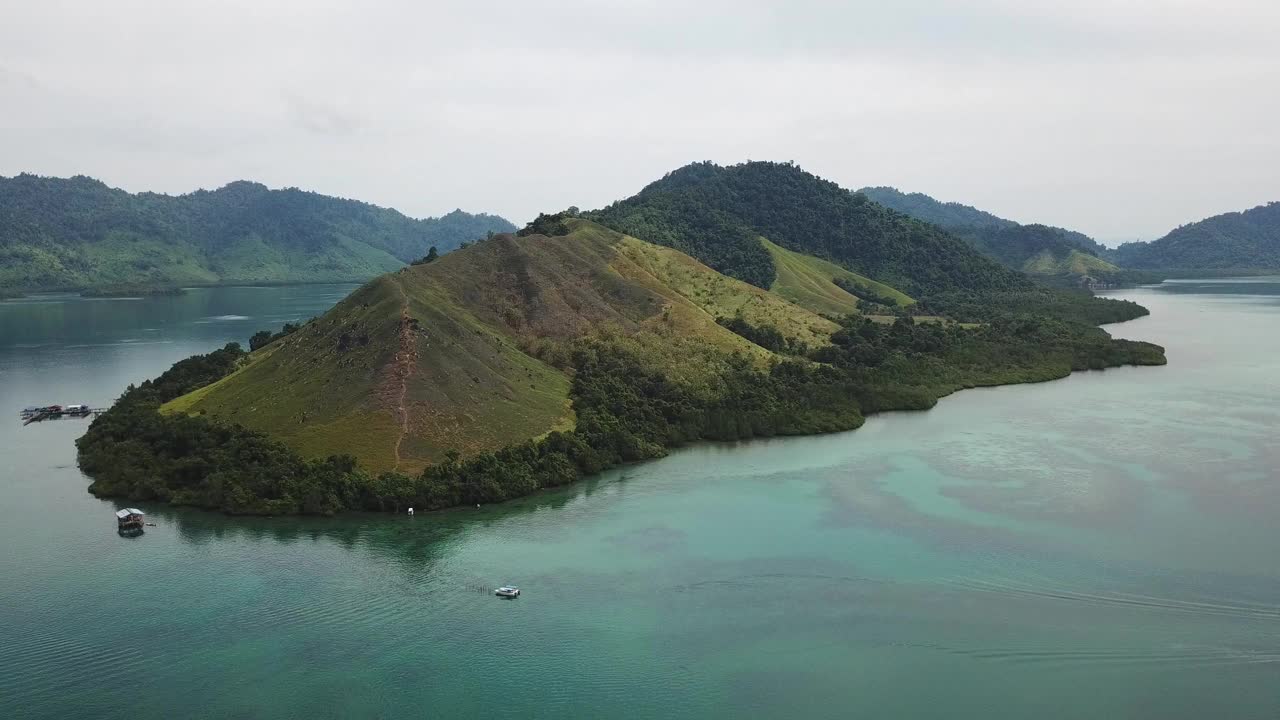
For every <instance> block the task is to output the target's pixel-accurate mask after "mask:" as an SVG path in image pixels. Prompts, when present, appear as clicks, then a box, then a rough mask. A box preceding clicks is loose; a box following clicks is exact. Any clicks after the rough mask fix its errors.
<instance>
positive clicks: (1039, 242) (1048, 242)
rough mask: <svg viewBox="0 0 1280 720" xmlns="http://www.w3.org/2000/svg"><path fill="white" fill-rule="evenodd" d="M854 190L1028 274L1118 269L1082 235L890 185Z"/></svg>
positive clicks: (1089, 273) (1097, 272)
mask: <svg viewBox="0 0 1280 720" xmlns="http://www.w3.org/2000/svg"><path fill="white" fill-rule="evenodd" d="M858 192H859V193H861V194H863V195H865V196H867V197H868V198H870V199H871V200H874V201H875V202H877V203H879V204H881V205H884V206H885V207H887V208H890V209H892V210H896V211H898V212H900V213H904V214H906V215H910V216H911V217H913V218H916V219H919V220H923V221H925V222H929V223H933V224H934V225H937V226H938V227H941V228H943V229H944V230H946V231H947V232H949V233H951V234H953V235H956V236H957V237H960V238H963V239H964V240H966V241H968V242H969V243H970V244H971V245H973V246H974V247H975V248H977V249H978V250H980V251H981V252H982V253H984V254H985V255H987V256H988V257H991V258H994V259H996V260H998V261H1000V262H1001V263H1002V264H1004V265H1005V266H1006V267H1009V268H1013V269H1015V270H1020V271H1022V272H1025V273H1028V274H1031V275H1042V276H1064V275H1065V276H1090V277H1099V276H1102V277H1105V276H1109V275H1113V274H1115V273H1117V272H1118V271H1119V268H1118V267H1116V266H1115V265H1114V264H1112V263H1111V262H1109V261H1108V260H1107V259H1106V258H1107V254H1108V250H1107V249H1106V248H1105V247H1103V246H1102V245H1100V244H1099V243H1097V242H1096V241H1095V240H1093V238H1090V237H1089V236H1088V235H1085V234H1084V233H1080V232H1076V231H1074V230H1066V229H1064V228H1060V227H1053V226H1049V225H1039V224H1032V225H1023V224H1021V223H1017V222H1014V221H1012V220H1006V219H1004V218H1001V217H997V216H995V215H992V214H991V213H989V212H985V211H982V210H978V209H977V208H974V207H970V206H968V205H962V204H960V203H955V202H942V201H939V200H935V199H933V198H932V197H929V196H928V195H925V194H923V193H904V192H902V191H900V190H898V189H896V188H891V187H866V188H862V189H861V190H859V191H858Z"/></svg>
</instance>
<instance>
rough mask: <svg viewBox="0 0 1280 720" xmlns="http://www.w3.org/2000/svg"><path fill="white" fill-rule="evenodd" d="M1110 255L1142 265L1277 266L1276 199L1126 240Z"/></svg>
mask: <svg viewBox="0 0 1280 720" xmlns="http://www.w3.org/2000/svg"><path fill="white" fill-rule="evenodd" d="M1115 258H1116V260H1117V262H1119V263H1121V264H1123V265H1124V266H1125V267H1133V268H1141V269H1145V270H1170V271H1181V272H1195V271H1198V270H1206V271H1214V272H1216V273H1223V272H1232V271H1236V272H1242V273H1254V272H1266V271H1270V272H1274V271H1277V270H1280V202H1273V203H1268V204H1266V205H1260V206H1258V207H1255V208H1253V209H1251V210H1245V211H1244V212H1234V213H1225V214H1223V215H1215V216H1214V217H1211V218H1208V219H1205V220H1201V221H1199V222H1195V223H1191V224H1190V225H1183V226H1182V227H1179V228H1178V229H1176V230H1174V231H1172V232H1170V233H1169V234H1168V235H1165V236H1164V237H1162V238H1160V239H1159V240H1154V241H1152V242H1145V243H1144V242H1133V243H1125V244H1124V245H1121V246H1120V247H1119V248H1117V249H1116V251H1115Z"/></svg>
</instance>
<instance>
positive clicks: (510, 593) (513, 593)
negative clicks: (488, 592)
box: [493, 585, 520, 598]
mask: <svg viewBox="0 0 1280 720" xmlns="http://www.w3.org/2000/svg"><path fill="white" fill-rule="evenodd" d="M493 594H494V595H497V596H498V597H505V598H514V597H520V588H518V587H511V586H510V585H503V586H502V587H500V588H498V589H497V590H494V591H493Z"/></svg>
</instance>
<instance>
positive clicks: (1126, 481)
mask: <svg viewBox="0 0 1280 720" xmlns="http://www.w3.org/2000/svg"><path fill="white" fill-rule="evenodd" d="M347 289H348V288H336V287H322V286H313V287H302V288H263V289H220V290H200V291H196V292H194V293H192V294H191V295H188V296H185V297H181V298H149V299H145V300H136V301H110V300H93V301H90V300H82V299H78V298H60V299H59V298H54V299H49V298H40V299H36V300H24V301H17V302H4V303H0V409H5V408H7V409H6V410H5V412H10V410H12V416H11V419H10V421H9V422H5V423H3V424H0V454H2V455H3V457H4V458H5V460H4V468H3V474H2V475H0V505H2V506H3V508H4V509H5V512H6V522H5V523H4V524H3V525H2V526H0V544H2V545H3V546H4V547H5V549H6V552H4V553H3V554H0V577H2V578H3V579H4V582H3V583H2V584H0V714H4V715H6V716H15V715H16V716H24V715H29V716H33V717H65V716H95V717H116V716H118V717H156V718H160V717H173V716H192V717H346V716H386V717H396V716H400V717H420V716H423V715H426V714H431V715H435V716H444V717H450V716H460V715H461V716H474V715H479V714H480V713H485V714H487V715H496V716H523V717H565V716H576V717H600V716H603V715H606V714H609V715H615V716H616V715H621V716H626V717H673V716H683V717H691V716H697V717H716V716H743V715H746V716H749V717H795V716H798V715H809V716H818V717H849V716H853V715H861V716H866V717H896V718H934V717H937V718H943V717H945V718H954V717H984V718H1006V717H1007V718H1021V717H1030V716H1034V717H1042V718H1057V717H1064V718H1067V717H1070V718H1075V717H1090V718H1093V717H1151V718H1201V717H1206V716H1218V717H1232V718H1253V717H1257V718H1264V717H1265V718H1273V717H1276V716H1277V714H1278V713H1280V565H1277V563H1276V561H1275V548H1276V547H1277V546H1278V542H1277V541H1280V524H1277V523H1276V522H1275V520H1276V518H1277V517H1278V516H1280V484H1278V478H1277V477H1276V474H1275V472H1274V470H1273V468H1274V467H1276V465H1277V461H1278V460H1280V443H1276V442H1275V440H1274V436H1275V433H1276V430H1277V429H1278V428H1280V403H1278V402H1277V401H1278V400H1280V381H1277V378H1280V332H1277V331H1280V279H1276V278H1271V279H1250V280H1247V281H1212V282H1178V283H1169V284H1166V285H1164V286H1161V287H1159V288H1154V289H1138V290H1131V291H1125V292H1122V293H1117V294H1118V295H1121V296H1124V297H1128V298H1132V299H1135V300H1137V301H1139V302H1141V303H1143V304H1144V305H1146V306H1147V307H1148V308H1150V309H1151V311H1152V315H1151V317H1148V318H1143V319H1140V320H1137V321H1133V322H1131V323H1125V324H1122V325H1117V326H1113V327H1112V328H1110V329H1111V331H1112V332H1113V333H1115V334H1117V335H1120V336H1124V337H1132V338H1140V339H1148V340H1152V341H1155V342H1159V343H1161V344H1163V345H1165V346H1166V347H1167V348H1168V356H1169V361H1170V364H1169V365H1168V366H1167V367H1163V368H1121V369H1114V370H1108V371H1105V372H1093V373H1083V374H1076V375H1073V376H1072V377H1070V378H1068V379H1066V380H1062V381H1058V382H1053V383H1046V384H1041V385H1033V386H1019V387H1005V388H994V389H985V390H972V391H965V392H962V393H958V394H956V395H954V396H952V397H950V398H947V399H945V400H943V401H942V403H941V404H940V405H939V406H938V407H937V408H935V409H934V410H932V411H929V412H925V413H892V414H887V415H882V416H878V417H875V418H873V419H871V420H870V421H869V422H868V423H867V424H866V426H865V427H863V428H862V429H860V430H858V431H856V432H853V433H842V434H836V435H829V436H822V437H812V438H793V439H777V440H766V441H756V442H750V443H741V444H736V445H704V446H699V447H694V448H688V449H685V450H681V451H678V452H675V453H673V454H672V455H671V457H669V458H666V459H664V460H661V461H657V462H653V463H648V464H644V465H639V466H633V467H628V468H624V469H622V470H619V471H614V472H611V473H608V474H606V475H604V476H602V477H600V478H598V479H595V480H592V481H589V482H584V483H581V484H579V485H577V486H575V487H572V488H569V489H566V490H563V491H557V492H549V493H544V494H540V495H538V496H535V497H533V498H528V499H525V500H522V501H517V502H513V503H509V504H506V505H503V506H500V507H486V508H483V509H480V510H475V509H470V510H459V511H454V512H448V513H438V514H431V515H418V516H417V517H415V518H409V517H403V516H401V517H385V516H357V517H348V518H342V519H329V520H323V519H296V518H295V519H230V518H224V517H222V516H218V515H213V514H207V513H200V512H191V511H171V510H165V509H164V508H161V507H148V508H146V509H147V510H149V511H150V519H152V520H154V521H155V522H157V523H158V525H159V526H158V527H155V528H148V530H147V533H146V534H145V535H144V536H142V537H140V538H136V539H124V538H119V537H117V536H116V535H115V534H114V532H113V528H112V523H113V518H112V517H111V514H110V511H111V510H112V509H114V507H116V505H115V504H113V503H110V502H104V501H99V500H96V499H94V498H92V497H91V496H89V495H88V494H87V493H85V492H84V488H85V486H86V484H87V481H86V480H85V479H84V478H83V477H82V476H81V475H80V474H79V472H78V471H77V470H76V469H75V457H74V447H73V446H72V441H73V440H74V438H75V437H76V436H77V435H78V434H79V433H81V432H82V431H83V427H84V425H83V421H74V420H63V421H57V422H48V423H42V424H39V425H33V426H30V427H27V428H23V427H21V426H20V424H19V423H18V421H17V418H16V412H17V410H18V409H19V408H21V407H23V406H25V405H34V404H48V403H51V402H61V403H73V402H88V403H91V404H94V405H99V404H103V403H106V402H109V401H110V400H111V398H112V397H113V396H114V395H116V394H118V391H119V389H120V388H121V387H123V386H124V385H125V384H127V383H129V382H136V381H138V380H141V379H143V378H145V377H149V376H153V375H155V374H157V373H158V372H160V371H161V370H163V369H164V368H166V367H168V365H169V364H171V363H172V362H173V361H175V360H177V359H179V358H181V357H185V356H186V355H189V354H191V353H193V352H197V351H204V350H208V349H211V348H213V347H216V346H218V345H220V344H222V343H224V342H226V341H228V340H232V339H235V340H240V341H242V342H243V341H244V340H245V339H246V338H247V337H248V335H249V334H251V333H252V332H253V331H254V330H257V329H260V328H264V327H269V326H278V325H280V324H281V323H283V322H285V321H286V320H294V319H298V318H303V317H307V316H309V315H311V314H315V313H317V312H320V311H323V309H325V308H326V307H327V306H328V305H330V304H332V303H333V302H335V301H336V300H337V299H338V298H339V297H341V296H342V294H343V293H344V292H345V291H346V290H347ZM238 318H245V319H238ZM503 583H516V584H519V585H520V586H521V587H522V588H523V589H524V596H523V597H521V598H520V599H519V600H515V601H504V600H501V599H498V598H495V597H493V596H492V588H493V587H495V586H497V585H499V584H503Z"/></svg>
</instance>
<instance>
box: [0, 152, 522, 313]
mask: <svg viewBox="0 0 1280 720" xmlns="http://www.w3.org/2000/svg"><path fill="white" fill-rule="evenodd" d="M513 229H514V226H513V225H512V224H511V223H509V222H507V221H506V220H504V219H502V218H500V217H498V216H495V215H485V214H480V215H471V214H469V213H464V212H462V211H460V210H455V211H453V212H450V213H447V214H445V215H443V216H441V217H439V218H428V219H425V220H417V219H414V218H410V217H408V216H405V215H403V214H401V213H399V212H398V211H396V210H393V209H389V208H382V207H378V206H376V205H372V204H369V203H364V202H361V201H358V200H350V199H345V198H335V197H330V196H326V195H321V194H319V193H315V192H310V191H304V190H299V189H297V188H283V189H278V190H272V189H269V188H267V187H266V186H265V185H262V184H261V183H256V182H252V181H247V180H238V181H233V182H231V183H228V184H226V185H224V186H222V187H220V188H218V189H216V190H196V191H193V192H190V193H185V194H182V195H164V194H160V193H152V192H141V193H129V192H126V191H124V190H120V189H116V188H111V187H109V186H108V185H107V184H106V183H104V182H102V181H100V180H96V179H94V178H90V177H87V176H82V175H81V176H75V177H72V178H52V177H42V176H37V175H31V174H22V175H17V176H15V177H12V178H2V177H0V288H8V289H10V290H15V291H22V290H25V291H37V290H46V289H67V288H87V287H103V286H111V285H148V284H149V285H182V284H192V285H208V284H227V283H235V282H332V281H352V280H356V281H362V280H367V279H369V278H371V277H374V276H376V275H379V274H381V273H383V272H388V271H390V270H394V269H397V268H399V267H401V266H402V265H404V264H405V263H407V262H410V261H412V260H414V259H417V258H419V257H421V256H423V255H425V254H426V252H427V249H428V248H429V247H431V246H436V247H437V248H438V250H440V251H447V250H451V249H454V248H456V247H457V246H458V245H460V244H461V243H462V242H466V241H470V240H476V239H479V238H482V237H484V236H485V235H486V234H487V233H489V232H509V231H511V230H513Z"/></svg>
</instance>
